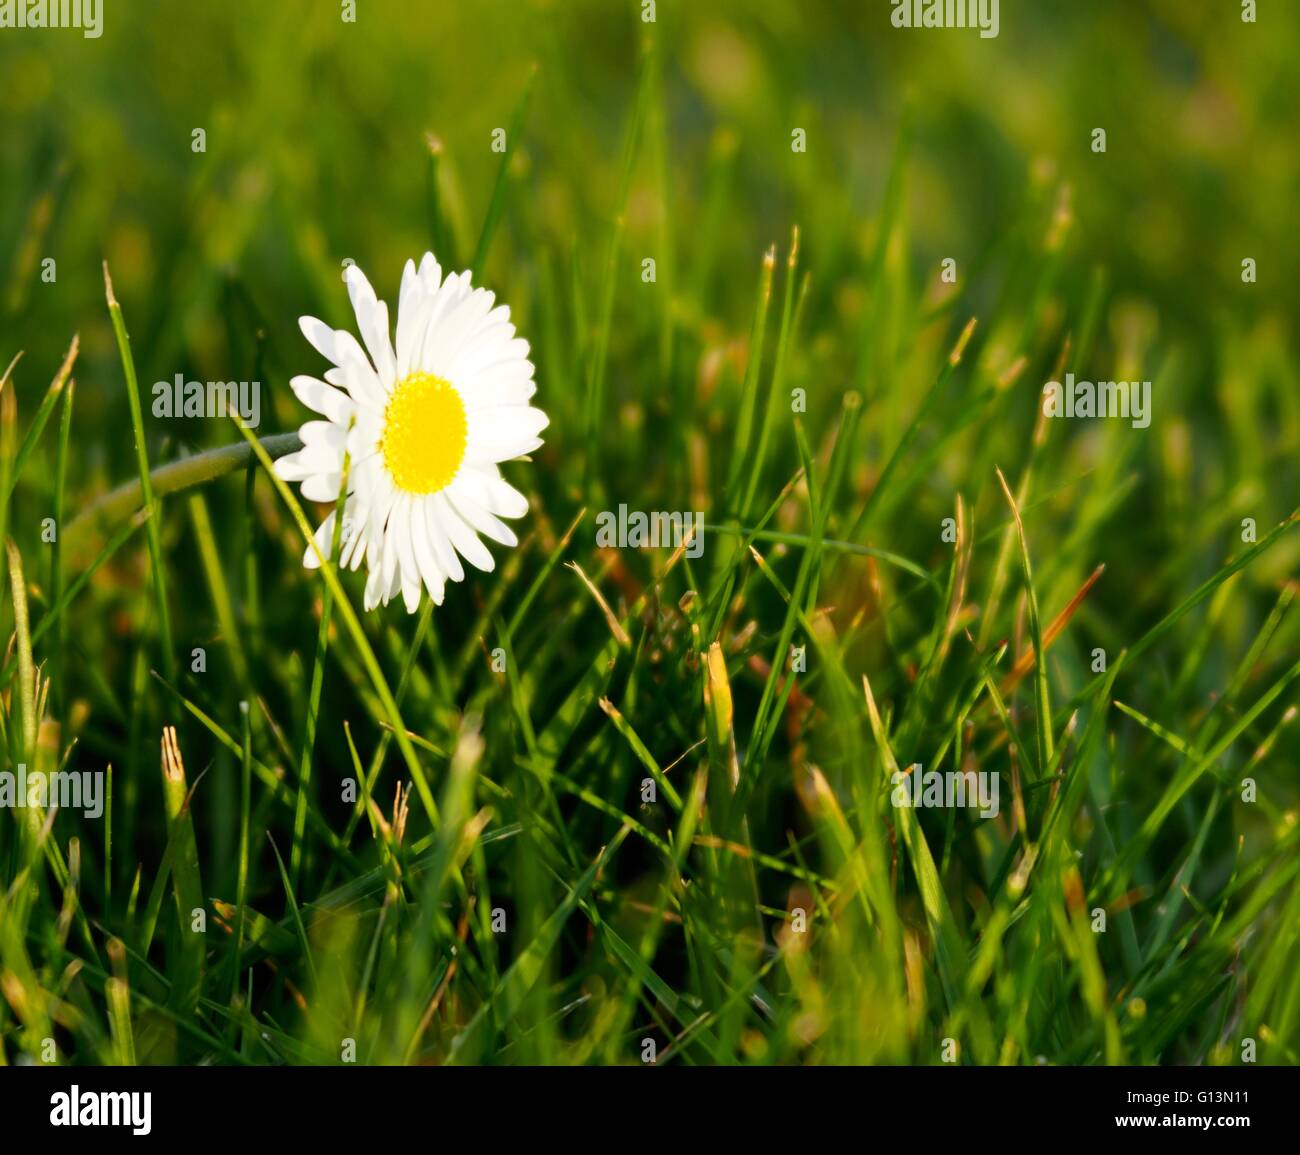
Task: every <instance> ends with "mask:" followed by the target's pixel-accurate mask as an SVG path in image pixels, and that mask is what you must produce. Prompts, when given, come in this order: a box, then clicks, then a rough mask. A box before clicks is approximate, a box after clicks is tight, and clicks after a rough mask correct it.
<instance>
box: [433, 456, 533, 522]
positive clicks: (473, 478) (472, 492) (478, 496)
mask: <svg viewBox="0 0 1300 1155" xmlns="http://www.w3.org/2000/svg"><path fill="white" fill-rule="evenodd" d="M489 471H490V472H489ZM451 492H452V495H453V496H456V495H457V494H463V495H464V496H465V497H468V498H469V499H470V500H471V501H472V502H474V503H475V504H476V505H481V506H482V507H483V508H484V509H486V510H487V511H488V512H489V513H495V514H496V515H497V516H498V517H523V516H524V514H526V513H527V512H528V498H526V497H525V496H524V495H523V494H522V493H520V492H519V491H518V490H517V489H515V487H514V486H512V485H511V484H510V483H509V482H508V481H506V479H505V478H504V477H502V476H501V471H500V470H499V469H497V467H496V466H495V465H489V466H486V467H475V466H466V467H465V468H463V469H462V470H461V471H460V473H459V474H458V475H457V477H456V480H455V482H454V483H453V484H452V487H451Z"/></svg>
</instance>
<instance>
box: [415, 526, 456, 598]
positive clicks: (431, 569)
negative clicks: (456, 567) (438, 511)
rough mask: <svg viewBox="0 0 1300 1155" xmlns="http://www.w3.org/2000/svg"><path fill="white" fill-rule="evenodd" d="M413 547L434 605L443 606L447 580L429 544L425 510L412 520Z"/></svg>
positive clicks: (421, 574)
mask: <svg viewBox="0 0 1300 1155" xmlns="http://www.w3.org/2000/svg"><path fill="white" fill-rule="evenodd" d="M411 545H412V548H413V549H414V550H415V560H416V564H418V565H419V567H420V576H421V577H423V578H424V584H425V587H426V588H427V589H428V591H429V596H430V597H431V598H433V602H434V605H442V596H443V592H444V590H445V589H446V586H447V578H446V576H445V575H444V573H443V571H442V568H441V567H440V566H439V565H438V560H437V558H435V557H434V555H433V547H432V546H431V545H430V544H429V523H428V519H427V517H426V516H425V514H424V511H423V510H421V513H420V516H418V517H414V518H412V519H411Z"/></svg>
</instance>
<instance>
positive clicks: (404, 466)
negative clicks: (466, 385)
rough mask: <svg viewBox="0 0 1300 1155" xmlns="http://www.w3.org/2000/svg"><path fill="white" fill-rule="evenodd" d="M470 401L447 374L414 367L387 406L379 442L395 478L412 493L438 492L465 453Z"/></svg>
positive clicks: (404, 488)
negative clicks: (413, 370) (419, 370)
mask: <svg viewBox="0 0 1300 1155" xmlns="http://www.w3.org/2000/svg"><path fill="white" fill-rule="evenodd" d="M465 443H466V422H465V404H464V402H462V401H461V399H460V394H459V393H457V392H456V390H455V389H454V388H453V387H452V386H451V385H450V384H449V383H448V382H446V381H444V380H443V379H442V378H441V377H434V376H432V375H431V374H429V373H412V374H411V375H410V376H409V377H407V378H406V379H405V380H403V381H400V382H398V384H397V387H396V388H395V389H394V390H393V394H392V396H391V397H389V399H388V407H387V408H386V409H385V410H384V435H383V437H382V438H381V439H380V442H379V448H380V450H381V451H382V452H383V454H384V463H385V464H386V465H387V466H388V472H389V473H390V474H392V477H393V483H394V484H395V485H396V486H397V488H398V489H403V490H405V491H406V492H407V493H437V492H438V490H440V489H442V488H444V487H445V486H447V485H448V484H449V483H450V482H451V479H452V478H453V477H455V476H456V471H457V470H458V469H459V468H460V463H461V462H462V461H463V460H464V459H465Z"/></svg>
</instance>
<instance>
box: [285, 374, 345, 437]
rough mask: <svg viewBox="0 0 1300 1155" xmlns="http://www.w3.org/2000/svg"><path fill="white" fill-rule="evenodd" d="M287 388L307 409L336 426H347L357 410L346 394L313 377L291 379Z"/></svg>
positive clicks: (300, 376)
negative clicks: (321, 415)
mask: <svg viewBox="0 0 1300 1155" xmlns="http://www.w3.org/2000/svg"><path fill="white" fill-rule="evenodd" d="M289 388H290V389H292V390H293V391H294V393H295V394H296V396H297V398H298V400H299V401H301V402H302V403H303V404H304V405H306V406H307V408H308V409H311V410H313V411H314V412H316V413H320V414H323V415H324V416H325V417H328V418H329V420H331V421H333V422H335V423H336V424H338V425H347V423H348V421H350V420H351V418H352V415H353V414H354V413H355V412H356V410H357V406H356V402H354V401H353V400H352V398H350V397H349V396H348V395H347V394H346V393H342V392H340V391H339V390H338V389H335V388H333V387H332V386H330V385H326V384H325V382H324V381H318V380H317V379H316V378H315V377H305V376H302V375H301V374H300V375H299V376H297V377H292V378H290V380H289Z"/></svg>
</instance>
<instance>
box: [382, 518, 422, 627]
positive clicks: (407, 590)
mask: <svg viewBox="0 0 1300 1155" xmlns="http://www.w3.org/2000/svg"><path fill="white" fill-rule="evenodd" d="M422 516H423V511H422V510H421V509H420V508H419V502H418V501H416V502H412V501H408V502H406V504H405V505H403V506H402V507H401V509H400V510H399V511H398V516H397V518H395V521H396V523H397V524H396V525H393V524H392V523H390V524H389V526H388V532H389V533H390V534H392V535H393V536H394V537H395V538H396V539H397V559H398V563H399V568H400V570H401V583H402V600H403V601H404V602H405V603H406V612H407V613H408V614H413V613H415V611H416V610H417V609H418V608H419V606H420V567H419V566H418V565H417V564H416V561H415V547H414V543H413V541H412V532H411V523H412V521H414V520H415V518H417V517H422Z"/></svg>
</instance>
